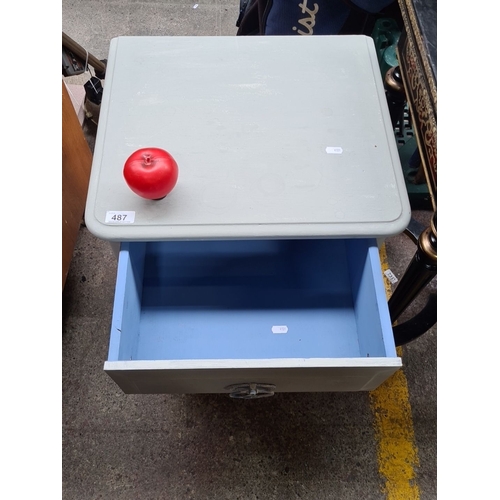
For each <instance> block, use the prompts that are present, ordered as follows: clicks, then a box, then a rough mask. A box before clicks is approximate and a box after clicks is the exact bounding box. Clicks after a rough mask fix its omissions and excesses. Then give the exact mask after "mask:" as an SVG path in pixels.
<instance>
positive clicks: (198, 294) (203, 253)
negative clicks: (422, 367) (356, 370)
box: [108, 239, 396, 362]
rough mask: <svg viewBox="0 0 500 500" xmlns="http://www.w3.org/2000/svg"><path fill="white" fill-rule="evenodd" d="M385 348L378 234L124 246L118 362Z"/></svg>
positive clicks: (387, 332)
mask: <svg viewBox="0 0 500 500" xmlns="http://www.w3.org/2000/svg"><path fill="white" fill-rule="evenodd" d="M385 357H388V358H394V357H396V350H395V347H394V342H393V337H392V328H391V324H390V319H389V313H388V310H387V301H386V297H385V291H384V286H383V281H382V273H381V269H380V261H379V254H378V248H377V245H376V242H375V240H369V239H346V240H342V239H315V240H300V239H297V240H248V241H247V240H244V241H242V240H235V241H166V242H147V243H140V242H139V243H138V242H133V243H122V245H121V250H120V255H119V263H118V275H117V282H116V292H115V302H114V311H113V320H112V327H111V336H110V347H109V357H108V362H115V361H130V360H132V361H149V360H221V359H222V360H228V359H237V360H256V359H257V360H258V359H263V360H265V359H277V358H287V359H290V358H302V359H303V358H323V359H324V358H365V359H366V358H385Z"/></svg>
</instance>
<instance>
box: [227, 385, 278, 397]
mask: <svg viewBox="0 0 500 500" xmlns="http://www.w3.org/2000/svg"><path fill="white" fill-rule="evenodd" d="M224 389H226V391H230V393H229V397H231V398H235V399H258V398H268V397H270V396H274V391H275V390H276V386H275V385H273V384H257V383H254V382H250V383H246V384H234V385H228V386H227V387H225V388H224Z"/></svg>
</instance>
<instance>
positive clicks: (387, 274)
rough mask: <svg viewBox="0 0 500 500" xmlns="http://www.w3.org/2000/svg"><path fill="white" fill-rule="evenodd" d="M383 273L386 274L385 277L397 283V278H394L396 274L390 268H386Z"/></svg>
mask: <svg viewBox="0 0 500 500" xmlns="http://www.w3.org/2000/svg"><path fill="white" fill-rule="evenodd" d="M384 274H385V275H386V276H387V279H388V280H389V281H390V282H391V283H392V284H394V283H397V282H398V279H397V278H396V275H395V274H394V273H393V272H392V271H391V270H390V269H387V271H384Z"/></svg>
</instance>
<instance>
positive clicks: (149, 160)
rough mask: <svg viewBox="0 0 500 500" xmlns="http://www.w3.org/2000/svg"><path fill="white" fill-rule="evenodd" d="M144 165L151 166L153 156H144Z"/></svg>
mask: <svg viewBox="0 0 500 500" xmlns="http://www.w3.org/2000/svg"><path fill="white" fill-rule="evenodd" d="M144 163H145V164H146V165H151V155H144Z"/></svg>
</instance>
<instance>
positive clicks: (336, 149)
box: [325, 146, 344, 155]
mask: <svg viewBox="0 0 500 500" xmlns="http://www.w3.org/2000/svg"><path fill="white" fill-rule="evenodd" d="M325 151H326V152H327V153H328V154H329V155H341V154H342V153H343V152H344V150H343V149H342V148H341V147H340V146H328V147H327V148H326V150H325Z"/></svg>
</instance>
